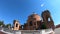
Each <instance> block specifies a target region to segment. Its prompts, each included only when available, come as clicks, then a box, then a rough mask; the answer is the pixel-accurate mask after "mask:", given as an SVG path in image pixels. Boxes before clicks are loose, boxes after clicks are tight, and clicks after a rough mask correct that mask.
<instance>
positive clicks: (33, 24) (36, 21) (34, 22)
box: [14, 10, 55, 30]
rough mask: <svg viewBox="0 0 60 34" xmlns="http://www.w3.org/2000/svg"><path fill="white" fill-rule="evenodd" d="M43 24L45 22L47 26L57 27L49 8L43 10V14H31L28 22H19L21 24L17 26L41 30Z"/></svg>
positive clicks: (22, 28)
mask: <svg viewBox="0 0 60 34" xmlns="http://www.w3.org/2000/svg"><path fill="white" fill-rule="evenodd" d="M43 24H45V25H46V27H47V28H52V29H54V28H55V26H54V22H53V20H52V17H51V14H50V12H49V11H48V10H45V11H43V12H42V14H41V16H40V15H38V14H35V13H33V14H31V15H29V16H28V19H27V22H26V23H24V25H19V23H18V25H19V26H18V27H16V28H17V29H18V30H19V29H20V30H40V29H42V28H41V27H42V25H43ZM15 26H16V25H15ZM15 26H14V27H15ZM16 28H14V29H16Z"/></svg>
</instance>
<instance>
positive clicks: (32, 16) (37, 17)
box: [28, 14, 41, 21]
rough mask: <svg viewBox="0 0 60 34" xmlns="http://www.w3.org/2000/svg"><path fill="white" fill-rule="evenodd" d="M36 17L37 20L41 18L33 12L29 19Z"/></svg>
mask: <svg viewBox="0 0 60 34" xmlns="http://www.w3.org/2000/svg"><path fill="white" fill-rule="evenodd" d="M33 18H35V20H36V21H40V20H41V17H40V16H39V15H38V14H31V15H30V16H29V17H28V19H29V20H30V19H33Z"/></svg>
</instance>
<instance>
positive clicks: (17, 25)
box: [13, 20, 21, 30]
mask: <svg viewBox="0 0 60 34" xmlns="http://www.w3.org/2000/svg"><path fill="white" fill-rule="evenodd" d="M13 25H14V26H13V30H21V25H20V23H19V21H18V20H14V21H13Z"/></svg>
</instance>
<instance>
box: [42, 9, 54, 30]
mask: <svg viewBox="0 0 60 34" xmlns="http://www.w3.org/2000/svg"><path fill="white" fill-rule="evenodd" d="M41 16H42V18H43V22H44V23H46V26H47V28H52V29H54V22H53V20H52V17H51V14H50V12H49V10H45V11H44V12H42V14H41Z"/></svg>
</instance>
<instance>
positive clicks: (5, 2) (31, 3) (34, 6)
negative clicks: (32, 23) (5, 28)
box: [0, 0, 60, 25]
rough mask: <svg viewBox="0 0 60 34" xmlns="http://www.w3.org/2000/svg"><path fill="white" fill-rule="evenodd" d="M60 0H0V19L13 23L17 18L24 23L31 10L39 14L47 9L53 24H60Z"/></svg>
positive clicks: (6, 22)
mask: <svg viewBox="0 0 60 34" xmlns="http://www.w3.org/2000/svg"><path fill="white" fill-rule="evenodd" d="M59 7H60V0H0V20H3V21H4V23H5V24H8V23H11V24H13V20H14V19H16V20H19V21H20V24H24V23H26V20H27V19H28V16H29V15H30V14H32V13H33V12H35V13H37V14H39V15H40V16H41V13H42V12H43V11H44V10H46V9H48V10H49V11H50V12H51V16H52V19H53V21H54V24H55V25H57V24H60V16H59V15H60V8H59Z"/></svg>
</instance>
